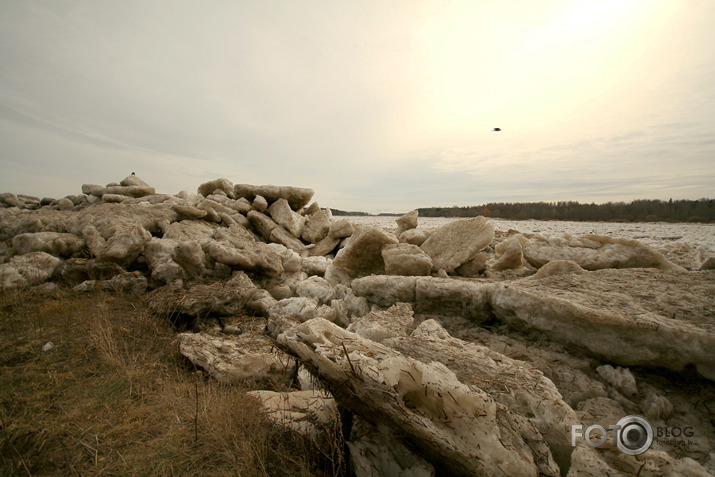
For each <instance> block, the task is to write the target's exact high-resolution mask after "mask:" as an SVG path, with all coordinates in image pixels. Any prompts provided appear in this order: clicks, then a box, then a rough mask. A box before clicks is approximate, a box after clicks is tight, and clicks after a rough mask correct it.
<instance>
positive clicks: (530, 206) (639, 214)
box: [418, 199, 715, 222]
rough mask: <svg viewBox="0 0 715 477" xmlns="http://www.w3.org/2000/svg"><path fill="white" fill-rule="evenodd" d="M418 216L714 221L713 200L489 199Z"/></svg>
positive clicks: (428, 209)
mask: <svg viewBox="0 0 715 477" xmlns="http://www.w3.org/2000/svg"><path fill="white" fill-rule="evenodd" d="M418 210H419V214H420V216H421V217H474V216H477V215H484V216H485V217H498V218H502V219H515V220H523V219H536V220H575V221H593V222H607V221H615V222H619V221H623V222H715V201H714V200H713V199H699V200H672V199H671V200H669V201H662V200H648V199H643V200H634V201H633V202H630V203H625V202H608V203H605V204H594V203H591V204H581V203H579V202H576V201H559V202H490V203H487V204H483V205H475V206H465V207H456V206H455V207H426V208H421V209H418Z"/></svg>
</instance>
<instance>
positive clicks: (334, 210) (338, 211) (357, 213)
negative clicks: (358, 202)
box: [330, 207, 370, 215]
mask: <svg viewBox="0 0 715 477" xmlns="http://www.w3.org/2000/svg"><path fill="white" fill-rule="evenodd" d="M330 212H332V213H333V215H370V214H368V213H367V212H347V211H345V210H340V209H333V208H332V207H331V208H330Z"/></svg>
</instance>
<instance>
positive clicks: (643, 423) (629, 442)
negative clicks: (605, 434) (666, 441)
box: [616, 416, 653, 455]
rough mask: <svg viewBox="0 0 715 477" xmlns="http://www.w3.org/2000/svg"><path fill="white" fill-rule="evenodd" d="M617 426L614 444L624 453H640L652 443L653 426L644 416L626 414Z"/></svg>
mask: <svg viewBox="0 0 715 477" xmlns="http://www.w3.org/2000/svg"><path fill="white" fill-rule="evenodd" d="M618 426H620V428H617V429H618V431H617V437H616V445H617V446H618V449H619V450H620V451H621V452H623V453H624V454H628V455H641V454H642V453H644V452H645V451H647V450H648V449H649V448H650V445H651V444H652V443H653V426H651V425H650V422H648V420H647V419H646V418H644V417H641V416H626V417H624V418H623V419H621V420H620V421H618Z"/></svg>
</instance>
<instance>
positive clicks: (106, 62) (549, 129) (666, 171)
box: [0, 0, 715, 213]
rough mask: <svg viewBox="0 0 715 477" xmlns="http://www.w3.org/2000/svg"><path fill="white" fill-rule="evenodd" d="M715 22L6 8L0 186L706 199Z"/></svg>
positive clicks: (714, 108)
mask: <svg viewBox="0 0 715 477" xmlns="http://www.w3.org/2000/svg"><path fill="white" fill-rule="evenodd" d="M713 21H715V2H709V1H703V0H618V1H615V0H601V1H596V0H580V1H575V0H574V1H564V0H539V1H533V2H528V3H525V2H521V1H517V0H506V1H503V2H471V1H454V2H436V1H416V2H410V3H407V4H406V3H404V2H393V1H380V2H374V1H367V2H346V1H334V2H317V1H307V2H300V3H295V2H288V1H267V2H260V3H249V2H225V1H217V0H215V1H208V2H202V3H200V4H199V3H191V2H189V3H185V4H184V3H179V2H172V3H170V4H169V3H163V2H159V1H150V2H146V1H126V2H111V1H63V0H52V1H49V0H38V1H9V2H3V3H2V5H0V59H1V60H2V63H3V68H2V70H0V167H1V169H2V174H0V192H13V193H16V194H17V193H22V194H30V195H36V196H50V197H62V196H65V195H68V194H78V193H79V192H80V187H81V185H82V184H83V183H97V184H102V185H103V184H106V183H108V182H113V181H119V180H121V179H122V178H123V177H125V176H127V175H128V174H130V173H131V172H132V171H135V172H136V174H137V175H138V176H140V177H141V178H142V179H144V180H145V181H147V182H148V183H149V184H151V185H153V186H154V187H156V189H157V191H158V192H163V193H172V194H174V193H177V192H179V191H181V190H189V191H192V192H194V191H196V188H197V187H198V185H200V184H201V183H203V182H206V181H208V180H212V179H215V178H218V177H226V178H228V179H230V180H231V181H233V182H234V183H251V184H278V185H294V186H299V187H310V188H312V189H314V190H315V191H316V195H315V197H314V199H315V200H317V201H318V202H319V203H320V205H321V206H323V207H332V208H336V209H340V210H348V211H350V210H352V211H365V212H369V213H384V212H392V213H397V212H404V211H408V210H412V209H414V208H418V207H451V206H453V205H457V206H469V205H476V204H483V203H487V202H539V201H545V202H553V201H561V200H574V201H578V202H581V203H591V202H595V203H606V202H617V201H623V202H630V201H632V200H637V199H660V200H668V199H670V198H672V199H673V200H678V199H691V200H696V199H700V198H710V197H713V196H714V195H715V194H713V191H715V167H714V166H713V164H715V81H713V78H715V31H714V30H713V29H712V24H713ZM495 127H499V128H501V129H502V130H501V131H500V132H494V131H493V128H495Z"/></svg>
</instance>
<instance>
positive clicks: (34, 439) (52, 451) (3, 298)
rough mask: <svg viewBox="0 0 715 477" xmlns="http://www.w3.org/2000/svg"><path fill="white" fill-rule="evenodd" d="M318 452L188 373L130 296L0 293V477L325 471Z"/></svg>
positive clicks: (160, 328)
mask: <svg viewBox="0 0 715 477" xmlns="http://www.w3.org/2000/svg"><path fill="white" fill-rule="evenodd" d="M48 341H52V342H54V343H55V348H54V349H53V350H51V351H48V352H44V351H42V347H43V345H44V344H45V343H47V342H48ZM329 457H330V456H328V458H326V456H325V455H321V452H319V451H317V449H316V448H315V447H314V446H312V445H311V444H310V443H308V442H304V441H302V440H300V439H297V438H295V437H292V436H291V435H289V434H285V433H282V432H280V431H279V430H278V429H276V428H275V427H273V426H271V425H270V424H269V423H268V422H267V420H266V418H265V417H264V416H263V414H262V413H261V412H260V410H259V406H258V403H256V402H255V401H254V400H253V399H252V398H250V397H249V396H247V395H246V394H245V390H244V389H240V388H237V387H230V386H225V385H221V384H218V383H216V382H214V381H212V380H210V379H208V378H207V377H206V376H205V375H204V374H203V373H201V372H200V371H197V370H195V369H193V367H192V366H191V365H190V364H189V363H188V362H187V361H186V360H185V359H184V358H183V357H182V356H181V355H180V354H179V353H178V346H177V343H176V338H175V332H174V330H173V329H172V328H171V325H170V324H169V323H168V322H166V321H165V320H162V319H160V318H157V317H155V316H154V315H151V314H150V313H148V312H147V308H146V306H145V304H143V303H142V302H141V301H140V300H137V299H136V298H132V297H123V296H119V295H110V294H107V293H93V294H90V295H78V294H75V293H72V292H59V293H57V294H55V295H54V296H51V297H47V296H41V295H33V294H31V293H18V292H12V293H8V292H5V293H4V294H2V295H0V475H9V476H12V475H137V476H139V475H147V476H149V475H151V476H154V475H157V476H163V475H166V476H170V475H171V476H180V475H181V476H183V475H206V476H222V475H241V476H262V475H316V474H317V475H330V474H333V473H335V469H333V468H332V467H334V466H333V465H332V462H331V460H330V458H329Z"/></svg>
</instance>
